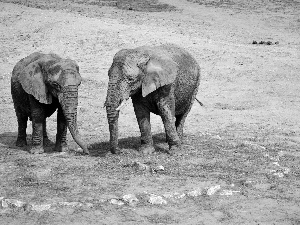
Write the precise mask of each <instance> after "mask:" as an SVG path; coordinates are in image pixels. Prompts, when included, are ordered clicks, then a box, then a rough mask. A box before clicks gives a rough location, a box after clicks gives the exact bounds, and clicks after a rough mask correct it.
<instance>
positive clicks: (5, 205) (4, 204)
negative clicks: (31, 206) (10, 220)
mask: <svg viewBox="0 0 300 225" xmlns="http://www.w3.org/2000/svg"><path fill="white" fill-rule="evenodd" d="M1 205H2V208H8V204H7V202H6V201H5V200H2V204H1Z"/></svg>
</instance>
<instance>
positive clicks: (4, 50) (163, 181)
mask: <svg viewBox="0 0 300 225" xmlns="http://www.w3.org/2000/svg"><path fill="white" fill-rule="evenodd" d="M299 15H300V1H299V0H285V1H279V0H253V1H247V0H207V1H206V0H188V1H187V0H159V1H155V0H144V1H143V0H138V1H133V0H126V1H125V0H124V1H122V0H114V1H112V0H102V1H100V0H99V1H98V0H64V1H63V0H51V1H50V0H0V42H1V45H0V87H1V88H0V224H1V225H2V224H4V225H6V224H16V225H19V224H20V225H21V224H22V225H24V224H28V225H29V224H30V225H31V224H49V225H50V224H51V225H52V224H59V225H65V224H130V225H132V224H204V225H209V224H211V225H216V224H222V225H223V224H228V225H232V224H241V225H244V224H246V225H247V224H248V225H296V224H300V149H299V147H300V17H299ZM161 43H175V44H177V45H179V46H182V47H184V48H186V49H187V50H188V51H189V52H190V53H191V54H192V55H193V56H194V57H195V58H196V59H197V61H198V62H199V64H200V66H201V68H202V81H201V84H200V90H199V93H198V95H197V98H198V99H200V100H201V101H202V102H203V103H204V106H203V107H202V106H200V105H199V104H198V103H195V104H194V105H193V108H192V110H191V113H190V114H189V116H188V118H187V121H186V125H185V136H184V144H183V148H182V150H181V151H180V153H179V154H178V155H176V156H169V155H167V154H166V153H165V150H166V149H167V147H168V146H167V144H166V143H165V136H164V129H163V125H162V122H161V119H160V117H158V116H155V115H151V123H152V131H153V136H154V141H155V148H156V152H155V153H154V154H153V155H150V156H143V155H141V154H139V152H138V151H137V149H138V146H139V136H140V133H139V129H138V125H137V122H136V119H135V115H134V112H133V107H132V105H131V103H130V104H128V105H127V106H126V107H125V108H124V110H123V111H122V114H121V115H120V120H119V121H120V122H119V128H120V129H119V130H120V147H121V148H122V153H121V154H120V155H112V154H111V153H109V148H108V147H109V143H108V141H109V131H108V124H107V121H106V112H105V109H104V108H103V103H104V101H105V97H106V89H107V83H108V76H107V71H108V68H109V66H110V64H111V62H112V58H113V55H114V54H115V53H116V52H117V51H118V50H120V49H122V48H133V47H137V46H140V45H145V44H147V45H158V44H161ZM255 43H256V44H255ZM35 51H42V52H45V53H49V52H54V53H56V54H59V55H61V56H62V57H69V58H72V59H74V60H76V61H77V62H78V64H79V66H80V72H81V75H82V77H83V81H82V84H81V86H80V91H79V110H78V124H79V128H80V133H81V134H82V136H83V139H84V140H85V141H86V142H87V143H89V144H91V146H92V150H91V153H92V154H91V156H90V157H89V156H82V155H80V154H77V151H78V146H77V145H76V144H75V143H74V141H73V140H72V138H71V136H68V140H69V145H70V152H69V153H68V154H59V153H54V152H53V151H52V149H51V147H50V148H49V149H47V151H46V153H44V154H40V155H31V154H29V153H28V151H27V150H28V149H27V148H18V147H16V146H15V141H16V135H17V120H16V116H15V112H14V108H13V103H12V98H11V94H10V76H11V71H12V69H13V66H14V65H15V64H16V63H17V62H18V61H19V60H20V59H21V58H23V57H25V56H27V55H29V54H30V53H32V52H35ZM48 129H49V134H50V138H51V140H52V141H54V140H55V134H56V116H54V115H53V116H52V117H51V118H49V119H48ZM27 133H28V142H29V144H30V138H31V124H29V125H28V130H27Z"/></svg>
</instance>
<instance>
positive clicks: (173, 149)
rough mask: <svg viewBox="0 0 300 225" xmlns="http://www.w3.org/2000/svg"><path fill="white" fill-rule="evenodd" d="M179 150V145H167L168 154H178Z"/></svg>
mask: <svg viewBox="0 0 300 225" xmlns="http://www.w3.org/2000/svg"><path fill="white" fill-rule="evenodd" d="M180 150H181V146H180V145H171V146H170V147H169V150H168V151H167V153H168V154H169V155H172V156H175V155H178V154H179V151H180Z"/></svg>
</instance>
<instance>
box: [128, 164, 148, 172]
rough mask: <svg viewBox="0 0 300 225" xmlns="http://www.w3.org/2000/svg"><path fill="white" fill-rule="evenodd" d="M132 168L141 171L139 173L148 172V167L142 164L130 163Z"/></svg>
mask: <svg viewBox="0 0 300 225" xmlns="http://www.w3.org/2000/svg"><path fill="white" fill-rule="evenodd" d="M132 167H134V168H135V169H137V170H141V171H150V166H148V165H146V164H144V163H140V162H134V163H132Z"/></svg>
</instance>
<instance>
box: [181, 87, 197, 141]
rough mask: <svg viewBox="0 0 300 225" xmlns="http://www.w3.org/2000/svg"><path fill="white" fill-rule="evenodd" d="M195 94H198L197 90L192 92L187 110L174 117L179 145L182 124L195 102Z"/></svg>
mask: <svg viewBox="0 0 300 225" xmlns="http://www.w3.org/2000/svg"><path fill="white" fill-rule="evenodd" d="M197 92H198V89H195V91H194V93H193V95H192V97H191V100H190V104H189V106H188V108H187V110H186V111H185V112H184V113H183V114H180V115H176V122H175V126H176V130H177V133H178V136H179V138H180V141H181V143H182V140H183V126H184V122H185V119H186V117H187V115H188V114H189V112H190V111H191V108H192V106H193V103H194V101H195V98H196V94H197Z"/></svg>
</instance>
